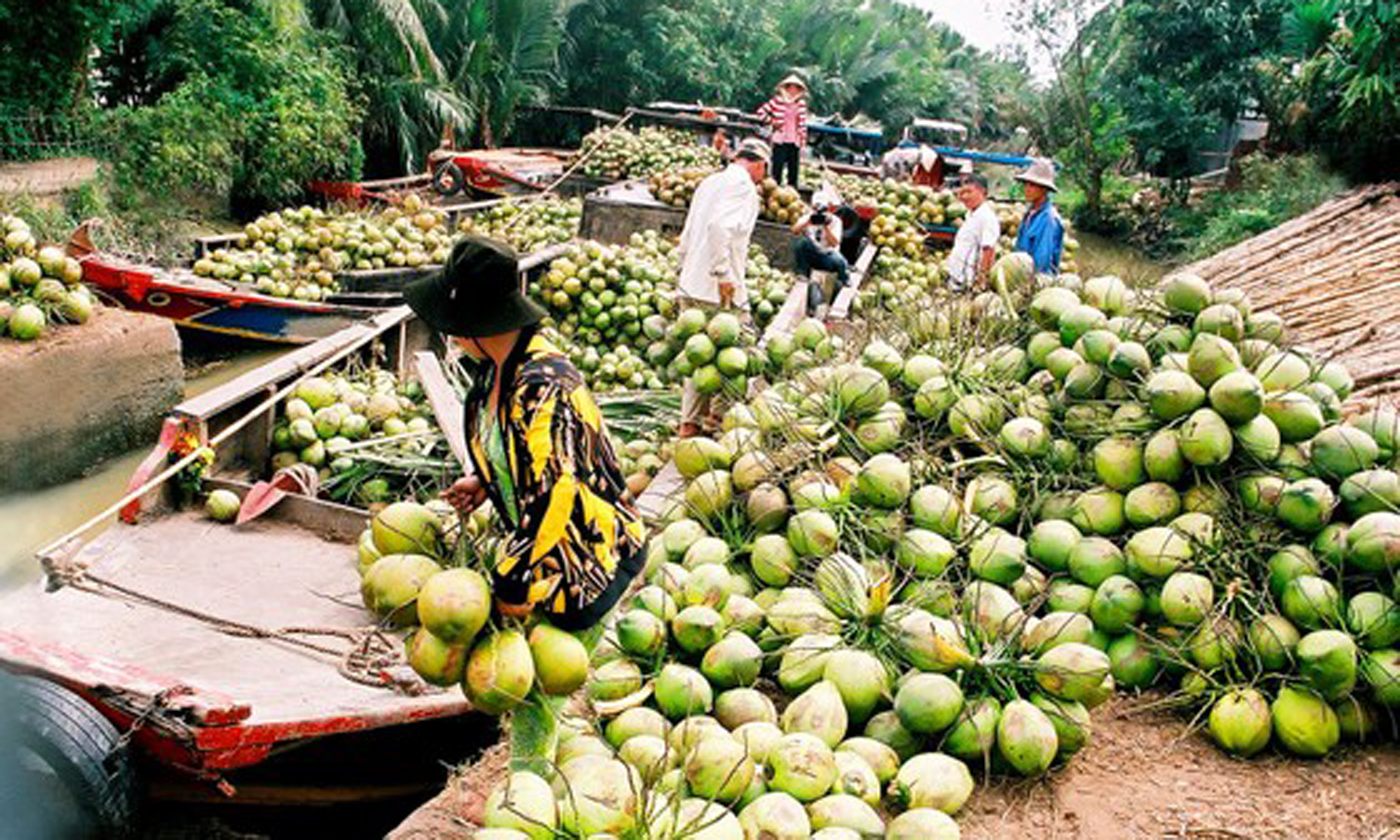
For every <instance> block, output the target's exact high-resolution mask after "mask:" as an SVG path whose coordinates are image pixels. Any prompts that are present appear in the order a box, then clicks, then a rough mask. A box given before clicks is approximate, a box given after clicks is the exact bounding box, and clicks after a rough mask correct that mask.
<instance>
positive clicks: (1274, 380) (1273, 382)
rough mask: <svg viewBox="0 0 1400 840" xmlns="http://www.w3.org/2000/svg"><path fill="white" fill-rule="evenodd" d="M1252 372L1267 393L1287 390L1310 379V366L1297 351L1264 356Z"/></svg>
mask: <svg viewBox="0 0 1400 840" xmlns="http://www.w3.org/2000/svg"><path fill="white" fill-rule="evenodd" d="M1254 372H1255V373H1256V374H1258V376H1259V381H1260V382H1262V383H1263V384H1264V390H1265V391H1268V392H1269V393H1271V394H1272V393H1277V392H1282V391H1289V390H1292V389H1294V388H1297V387H1299V386H1300V385H1302V384H1304V383H1305V382H1307V381H1308V380H1310V379H1312V366H1311V365H1309V364H1308V361H1307V359H1304V358H1303V357H1302V356H1299V355H1298V354H1297V353H1287V352H1278V353H1271V354H1269V355H1268V356H1265V357H1264V358H1263V359H1262V360H1261V361H1260V362H1259V364H1258V365H1256V366H1255V368H1254Z"/></svg>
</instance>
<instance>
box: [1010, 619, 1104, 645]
mask: <svg viewBox="0 0 1400 840" xmlns="http://www.w3.org/2000/svg"><path fill="white" fill-rule="evenodd" d="M1093 634H1094V622H1093V621H1092V620H1091V619H1090V618H1089V616H1087V615H1085V614H1083V613H1078V612H1069V611H1052V612H1049V613H1047V614H1046V615H1044V616H1043V617H1041V618H1040V620H1039V621H1036V622H1035V623H1034V624H1033V625H1032V626H1030V627H1028V628H1027V629H1026V632H1025V634H1024V635H1023V636H1022V637H1021V647H1022V648H1023V649H1024V650H1026V651H1027V652H1029V653H1037V654H1038V653H1044V652H1045V651H1047V650H1049V649H1050V648H1052V647H1054V646H1056V645H1063V644H1067V643H1069V642H1080V643H1087V642H1088V641H1089V639H1090V638H1092V637H1093Z"/></svg>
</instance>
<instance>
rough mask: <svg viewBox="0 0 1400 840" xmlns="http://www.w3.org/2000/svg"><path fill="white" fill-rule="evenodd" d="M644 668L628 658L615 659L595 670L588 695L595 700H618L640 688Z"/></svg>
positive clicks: (590, 680)
mask: <svg viewBox="0 0 1400 840" xmlns="http://www.w3.org/2000/svg"><path fill="white" fill-rule="evenodd" d="M641 687H642V670H641V668H640V667H638V665H637V663H635V662H632V661H631V660H628V659H614V660H612V661H610V662H605V663H603V664H602V665H599V666H598V667H597V668H595V669H594V670H593V675H592V677H591V678H590V679H589V681H588V696H589V697H591V698H593V699H594V700H617V699H619V698H622V697H626V696H627V695H629V694H631V693H633V692H634V691H638V690H640V689H641Z"/></svg>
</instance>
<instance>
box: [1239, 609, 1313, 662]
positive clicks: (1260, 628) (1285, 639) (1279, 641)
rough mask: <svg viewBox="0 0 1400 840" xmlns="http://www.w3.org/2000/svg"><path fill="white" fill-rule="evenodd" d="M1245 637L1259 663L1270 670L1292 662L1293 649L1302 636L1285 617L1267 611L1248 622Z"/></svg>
mask: <svg viewBox="0 0 1400 840" xmlns="http://www.w3.org/2000/svg"><path fill="white" fill-rule="evenodd" d="M1246 638H1247V639H1248V642H1249V646H1250V648H1251V649H1252V650H1253V651H1254V654H1255V656H1257V657H1259V663H1260V664H1261V665H1263V666H1264V667H1265V668H1267V669H1269V670H1271V671H1279V670H1282V669H1284V668H1286V667H1288V666H1289V665H1290V664H1291V663H1292V661H1293V650H1294V648H1296V647H1297V646H1298V640H1299V639H1300V638H1302V636H1301V634H1299V633H1298V628H1296V627H1294V626H1293V622H1291V621H1289V620H1288V619H1287V618H1284V617H1283V616H1281V615H1278V614H1275V613H1267V614H1265V615H1261V616H1259V617H1258V618H1256V619H1254V621H1252V622H1250V624H1249V629H1248V630H1247V631H1246Z"/></svg>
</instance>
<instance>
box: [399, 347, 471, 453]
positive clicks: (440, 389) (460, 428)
mask: <svg viewBox="0 0 1400 840" xmlns="http://www.w3.org/2000/svg"><path fill="white" fill-rule="evenodd" d="M413 366H414V369H415V370H416V371H417V373H418V381H419V383H420V384H421V385H422V386H423V392H424V393H425V394H427V396H428V406H429V407H430V408H432V410H433V416H434V417H436V418H437V424H438V427H439V428H440V429H442V433H443V435H444V436H445V437H446V438H447V446H448V448H449V449H451V450H452V454H453V456H455V457H456V458H457V463H459V464H461V465H462V468H463V469H465V470H467V471H468V472H471V471H472V460H471V456H470V455H469V454H468V452H467V433H466V429H465V428H464V425H465V423H466V418H465V416H464V415H463V414H462V401H461V400H459V399H457V392H456V391H455V390H454V389H453V388H452V386H451V385H450V384H448V382H447V375H446V374H444V373H443V370H442V362H441V361H440V360H439V359H438V357H437V354H436V353H431V352H428V351H426V350H420V351H419V352H417V353H414V354H413Z"/></svg>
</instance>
